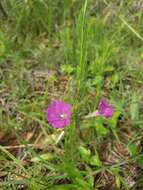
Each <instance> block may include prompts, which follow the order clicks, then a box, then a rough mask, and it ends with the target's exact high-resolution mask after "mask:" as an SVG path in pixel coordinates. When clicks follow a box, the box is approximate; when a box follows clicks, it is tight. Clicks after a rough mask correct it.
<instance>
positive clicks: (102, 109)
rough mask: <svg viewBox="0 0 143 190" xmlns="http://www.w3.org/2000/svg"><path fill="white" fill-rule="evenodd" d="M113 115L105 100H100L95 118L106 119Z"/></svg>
mask: <svg viewBox="0 0 143 190" xmlns="http://www.w3.org/2000/svg"><path fill="white" fill-rule="evenodd" d="M113 113H114V109H113V106H112V105H110V104H109V103H108V102H107V100H106V99H104V98H101V100H100V102H99V105H98V109H97V111H96V116H104V117H106V118H110V117H112V115H113Z"/></svg>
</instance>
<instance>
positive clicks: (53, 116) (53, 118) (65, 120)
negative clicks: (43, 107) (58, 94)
mask: <svg viewBox="0 0 143 190" xmlns="http://www.w3.org/2000/svg"><path fill="white" fill-rule="evenodd" d="M71 109H72V106H71V105H70V104H67V103H64V102H63V101H60V100H55V101H54V102H52V103H51V104H50V105H49V107H48V109H47V119H48V122H49V124H50V125H51V126H52V127H54V128H64V127H66V126H68V125H70V120H71Z"/></svg>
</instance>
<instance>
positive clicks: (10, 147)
mask: <svg viewBox="0 0 143 190" xmlns="http://www.w3.org/2000/svg"><path fill="white" fill-rule="evenodd" d="M27 146H29V147H38V145H35V144H26V145H24V144H21V145H14V146H3V147H4V148H5V149H18V148H26V147H27Z"/></svg>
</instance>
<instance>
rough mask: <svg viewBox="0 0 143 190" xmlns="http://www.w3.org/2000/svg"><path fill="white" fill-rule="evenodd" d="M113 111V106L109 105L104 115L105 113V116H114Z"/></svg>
mask: <svg viewBox="0 0 143 190" xmlns="http://www.w3.org/2000/svg"><path fill="white" fill-rule="evenodd" d="M113 112H114V110H113V108H112V107H108V108H106V109H105V112H104V113H103V115H104V117H106V118H109V117H112V115H113Z"/></svg>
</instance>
